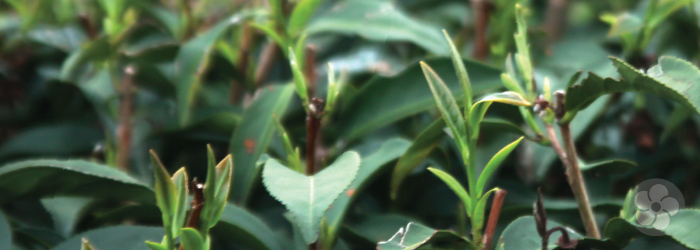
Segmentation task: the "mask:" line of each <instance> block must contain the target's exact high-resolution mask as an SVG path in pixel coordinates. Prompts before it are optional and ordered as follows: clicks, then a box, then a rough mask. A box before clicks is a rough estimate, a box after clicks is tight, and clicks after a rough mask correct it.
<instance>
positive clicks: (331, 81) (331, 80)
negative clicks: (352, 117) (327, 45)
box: [323, 62, 341, 113]
mask: <svg viewBox="0 0 700 250" xmlns="http://www.w3.org/2000/svg"><path fill="white" fill-rule="evenodd" d="M336 81H337V79H335V69H333V64H331V63H330V62H329V63H328V95H327V96H326V107H325V108H324V109H323V110H324V111H325V112H326V113H330V112H331V111H332V110H333V106H334V104H335V97H336V96H338V90H339V89H340V87H341V86H336V85H338V84H337V83H336Z"/></svg>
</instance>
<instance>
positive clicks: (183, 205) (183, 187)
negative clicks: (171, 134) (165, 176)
mask: <svg viewBox="0 0 700 250" xmlns="http://www.w3.org/2000/svg"><path fill="white" fill-rule="evenodd" d="M154 168H155V167H154ZM171 179H172V181H173V183H174V184H175V188H176V190H177V196H176V197H177V199H176V206H175V211H174V212H173V222H172V223H173V224H172V225H173V235H178V234H179V233H180V228H181V227H182V225H184V224H185V218H186V217H187V210H189V206H188V204H187V197H188V191H189V185H188V184H189V179H188V178H187V172H185V167H182V168H180V169H179V170H178V171H177V172H175V173H174V174H173V177H172V178H171ZM156 198H157V197H156Z"/></svg>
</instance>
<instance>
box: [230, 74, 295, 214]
mask: <svg viewBox="0 0 700 250" xmlns="http://www.w3.org/2000/svg"><path fill="white" fill-rule="evenodd" d="M292 94H294V86H292V85H291V84H288V85H284V86H272V87H271V89H270V88H265V89H262V90H261V93H260V96H259V97H258V99H257V100H255V101H253V103H251V104H250V106H249V107H248V108H247V109H246V110H245V112H243V118H242V119H241V124H239V125H238V127H237V128H236V131H235V132H233V136H232V138H231V144H230V146H229V149H230V153H231V154H232V155H235V156H236V157H235V158H234V163H233V165H235V166H236V167H235V168H234V169H233V171H234V173H233V178H234V180H233V183H232V184H233V188H232V193H231V198H232V200H233V201H235V202H237V203H239V204H240V203H244V202H245V201H246V200H247V199H248V195H249V194H250V192H252V190H251V189H252V188H253V184H254V179H255V178H256V176H257V175H258V173H259V172H258V171H259V169H258V168H257V166H256V164H255V163H256V162H257V160H258V158H260V155H262V154H263V153H264V152H265V151H267V147H268V145H269V144H270V140H271V139H272V135H273V133H274V131H275V125H274V122H275V121H274V117H278V118H279V117H282V115H283V114H284V111H285V110H286V109H287V105H289V100H290V99H291V98H292ZM273 115H274V117H273Z"/></svg>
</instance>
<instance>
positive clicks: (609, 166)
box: [579, 159, 637, 175]
mask: <svg viewBox="0 0 700 250" xmlns="http://www.w3.org/2000/svg"><path fill="white" fill-rule="evenodd" d="M579 165H580V169H581V171H584V172H586V173H592V174H595V175H599V174H622V173H626V172H627V171H629V170H631V169H633V168H635V167H637V164H636V163H634V162H633V161H628V160H620V159H616V160H609V161H602V162H596V163H583V162H580V163H579Z"/></svg>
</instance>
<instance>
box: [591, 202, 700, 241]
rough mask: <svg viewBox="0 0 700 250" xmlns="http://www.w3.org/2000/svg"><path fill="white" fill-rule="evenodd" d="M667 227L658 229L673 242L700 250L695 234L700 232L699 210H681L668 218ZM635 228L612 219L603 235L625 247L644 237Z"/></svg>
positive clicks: (699, 239) (632, 225)
mask: <svg viewBox="0 0 700 250" xmlns="http://www.w3.org/2000/svg"><path fill="white" fill-rule="evenodd" d="M669 218H670V223H669V224H668V226H666V227H664V228H661V229H658V230H659V231H661V232H663V233H665V234H666V235H668V236H671V238H673V239H674V240H676V241H678V242H679V243H681V244H683V245H684V246H686V247H688V248H691V249H700V238H699V237H697V232H698V230H700V223H698V221H700V210H697V209H681V210H678V213H676V214H675V215H672V216H670V217H669ZM636 227H637V226H636V225H634V224H632V223H631V222H629V221H626V220H623V219H620V218H613V219H611V220H610V221H608V224H607V225H605V230H604V232H603V235H605V237H607V238H610V239H611V240H613V241H614V242H615V243H617V244H619V245H620V246H625V245H627V243H629V242H630V241H631V240H632V239H633V238H636V237H639V236H644V235H643V234H642V233H641V232H640V231H639V230H637V228H636Z"/></svg>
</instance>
